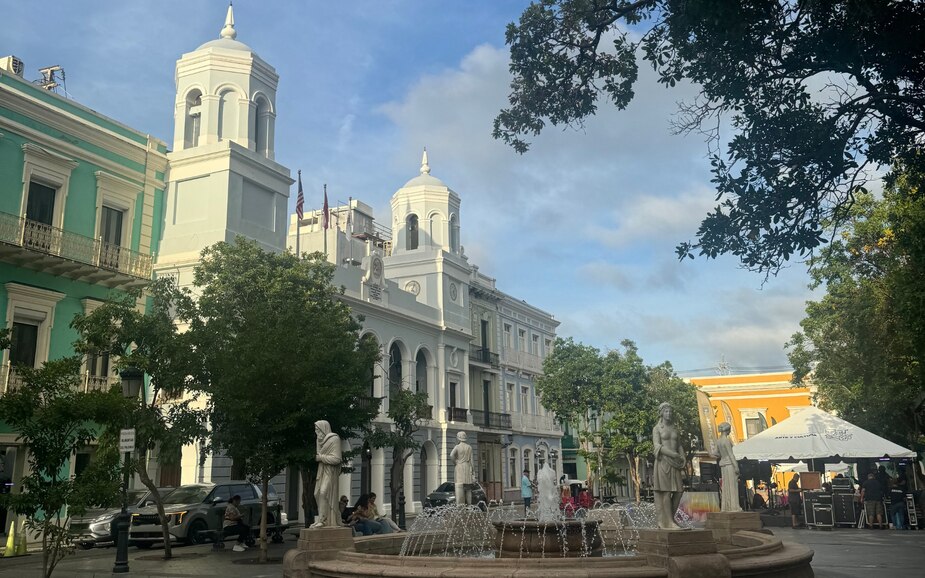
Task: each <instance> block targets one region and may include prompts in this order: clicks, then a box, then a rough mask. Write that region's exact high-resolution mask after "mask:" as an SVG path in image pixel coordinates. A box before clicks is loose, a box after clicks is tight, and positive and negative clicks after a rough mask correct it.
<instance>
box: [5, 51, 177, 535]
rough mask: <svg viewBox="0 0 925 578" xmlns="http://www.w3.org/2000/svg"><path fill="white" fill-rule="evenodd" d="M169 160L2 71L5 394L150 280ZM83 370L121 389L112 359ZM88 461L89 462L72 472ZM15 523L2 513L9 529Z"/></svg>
mask: <svg viewBox="0 0 925 578" xmlns="http://www.w3.org/2000/svg"><path fill="white" fill-rule="evenodd" d="M12 61H13V59H11V58H8V59H4V60H0V62H7V63H11V62H12ZM18 68H19V70H20V71H21V63H20V66H19V67H18ZM166 152H167V146H166V144H165V143H163V142H161V141H159V140H157V139H155V138H152V137H151V136H149V135H146V134H144V133H141V132H138V131H136V130H134V129H131V128H128V127H126V126H124V125H122V124H120V123H118V122H116V121H114V120H112V119H109V118H107V117H105V116H103V115H101V114H99V113H97V112H94V111H92V110H90V109H88V108H86V107H83V106H81V105H79V104H77V103H75V102H74V101H72V100H68V99H66V98H64V97H62V96H59V95H58V94H55V93H53V92H50V91H47V90H44V89H43V88H41V87H39V86H37V85H35V84H32V83H31V82H28V81H26V80H24V79H23V78H22V77H21V76H20V75H19V74H17V72H16V67H13V66H10V67H2V68H0V318H2V324H3V325H2V326H3V327H5V328H10V329H11V330H12V338H13V343H12V346H11V347H10V349H9V350H6V351H3V352H2V354H0V394H2V393H3V392H6V391H8V390H10V389H12V388H15V387H16V386H17V385H18V384H19V378H18V376H17V372H16V367H17V366H18V365H30V366H33V367H40V366H41V365H42V363H43V362H45V361H47V360H50V359H56V358H60V357H64V356H67V355H72V354H73V351H74V350H73V343H74V341H75V339H76V337H77V335H76V333H75V331H74V330H73V329H72V328H71V327H70V323H71V320H72V319H73V317H74V315H75V314H77V313H82V312H83V313H86V312H89V311H92V310H93V308H94V307H96V306H98V305H99V304H101V303H102V302H103V301H105V300H106V298H107V297H108V296H109V295H110V293H111V292H113V291H119V290H123V289H126V288H130V287H133V286H138V285H143V284H145V283H147V282H148V281H149V280H150V279H151V270H152V264H153V261H154V256H155V254H156V251H157V248H158V243H159V241H160V238H161V234H162V228H163V210H164V207H163V204H164V191H165V182H164V181H165V176H166V175H165V173H166V170H167V155H166ZM82 372H83V373H82V379H81V387H84V388H88V389H93V388H104V387H109V385H110V384H111V383H112V382H113V381H114V380H115V379H117V377H116V376H114V375H113V372H112V370H111V364H110V363H109V360H108V359H104V358H92V359H87V360H85V363H84V367H83V370H82ZM16 438H17V434H16V432H15V431H11V430H10V428H9V427H8V426H6V425H5V424H3V423H2V422H0V485H2V486H0V487H3V488H4V490H3V491H10V489H11V488H15V486H16V484H17V483H18V480H19V479H21V477H22V475H23V473H24V469H25V468H26V467H27V465H26V459H25V451H23V448H22V447H21V445H20V444H19V442H18V441H17V439H16ZM88 459H90V457H89V455H84V456H81V455H78V456H76V457H75V458H74V460H72V463H71V464H69V465H68V467H69V468H70V470H71V472H74V471H75V470H79V469H80V467H81V465H82V462H83V461H84V460H88ZM14 491H15V490H14ZM5 518H6V513H5V512H3V511H2V510H0V528H2V529H3V530H5V528H6V527H7V526H8V524H9V523H8V522H7V521H6V519H5ZM3 530H0V532H2V531H3Z"/></svg>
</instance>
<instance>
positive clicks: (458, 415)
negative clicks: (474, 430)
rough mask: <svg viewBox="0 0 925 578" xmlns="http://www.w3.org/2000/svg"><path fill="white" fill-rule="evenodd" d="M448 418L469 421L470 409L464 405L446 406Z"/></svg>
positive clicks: (449, 419)
mask: <svg viewBox="0 0 925 578" xmlns="http://www.w3.org/2000/svg"><path fill="white" fill-rule="evenodd" d="M446 419H447V421H462V422H467V423H468V422H469V411H468V410H467V409H466V408H464V407H448V408H446Z"/></svg>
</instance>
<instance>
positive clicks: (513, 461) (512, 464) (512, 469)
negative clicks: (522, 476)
mask: <svg viewBox="0 0 925 578" xmlns="http://www.w3.org/2000/svg"><path fill="white" fill-rule="evenodd" d="M508 460H509V461H508V466H507V469H508V473H509V477H510V480H509V481H510V485H509V487H511V488H516V487H517V474H518V473H519V472H518V471H517V450H511V456H510V458H508Z"/></svg>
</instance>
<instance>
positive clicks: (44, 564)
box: [13, 520, 53, 578]
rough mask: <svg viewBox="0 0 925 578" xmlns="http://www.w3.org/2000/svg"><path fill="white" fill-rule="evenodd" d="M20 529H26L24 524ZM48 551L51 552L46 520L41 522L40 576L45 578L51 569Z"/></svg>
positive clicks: (49, 574) (14, 545)
mask: <svg viewBox="0 0 925 578" xmlns="http://www.w3.org/2000/svg"><path fill="white" fill-rule="evenodd" d="M22 531H23V532H25V531H26V526H25V524H24V525H23V528H22ZM21 539H22V538H20V540H21ZM13 548H14V549H15V548H16V544H13ZM50 553H51V552H49V548H48V521H47V520H46V521H45V522H44V523H43V524H42V576H44V577H45V578H49V577H50V576H51V572H52V570H53V569H52V568H49V567H48V556H49V554H50Z"/></svg>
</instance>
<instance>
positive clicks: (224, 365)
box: [190, 237, 379, 560]
mask: <svg viewBox="0 0 925 578" xmlns="http://www.w3.org/2000/svg"><path fill="white" fill-rule="evenodd" d="M334 269H335V268H334V265H332V264H330V263H328V262H327V261H326V260H325V259H324V256H323V255H321V254H320V253H315V254H313V255H309V256H308V257H307V258H306V259H299V258H297V257H296V256H295V255H293V254H291V253H288V252H287V253H268V252H266V251H263V250H262V249H261V248H260V247H259V246H258V245H257V243H256V242H254V241H250V240H246V239H244V238H242V237H238V238H237V239H236V240H235V242H234V243H232V244H229V243H218V244H216V245H213V246H212V247H209V248H207V249H205V250H204V251H203V253H202V262H201V264H200V265H199V266H198V267H197V268H196V272H195V285H196V286H197V288H198V290H199V293H200V295H199V299H198V312H197V315H195V316H193V319H192V320H191V329H190V333H191V334H192V338H193V340H194V344H195V348H196V353H197V355H198V356H199V357H200V359H201V361H202V375H201V382H202V383H203V384H204V389H205V391H206V392H207V393H208V394H209V399H210V407H211V419H210V423H211V427H212V443H213V446H214V449H216V450H222V451H224V452H226V453H227V454H228V455H229V456H231V457H232V458H233V459H234V460H235V461H236V462H238V463H240V464H243V465H244V469H245V471H246V473H247V475H248V476H249V477H251V478H252V479H254V480H255V481H257V482H259V483H260V485H261V488H262V491H263V505H262V508H261V520H260V543H261V548H260V557H261V560H266V547H267V544H266V523H267V511H266V510H267V488H268V483H269V480H270V478H272V477H273V476H275V475H277V474H278V473H279V472H280V471H282V470H283V468H284V467H285V466H287V465H291V466H294V467H300V469H301V471H302V474H303V481H304V482H305V484H304V485H305V490H306V494H308V496H311V493H312V490H313V488H314V472H315V471H316V469H317V465H316V464H315V460H314V457H315V427H314V422H315V421H317V420H320V419H325V420H328V422H330V424H331V428H332V430H333V431H335V432H337V433H338V434H340V435H341V436H342V437H350V436H352V435H354V434H355V433H356V432H358V431H359V429H360V428H361V427H362V426H364V425H366V424H368V423H369V422H370V421H371V420H372V418H373V417H375V415H376V414H377V412H378V404H377V403H376V401H377V400H375V399H373V398H372V397H371V376H370V370H371V368H372V367H373V365H374V364H375V363H376V362H377V361H378V359H379V350H378V346H377V345H376V343H375V341H374V340H368V339H360V338H359V330H360V324H359V322H358V321H357V320H356V319H354V318H353V317H352V316H351V312H350V309H349V307H348V306H347V304H346V303H344V301H343V299H342V294H343V289H342V288H338V287H335V286H334V285H333V284H332V280H333V277H334ZM306 503H308V504H310V503H311V502H309V501H308V500H306V499H304V498H303V504H306ZM307 510H308V508H306V521H308V520H309V512H308V511H307Z"/></svg>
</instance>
